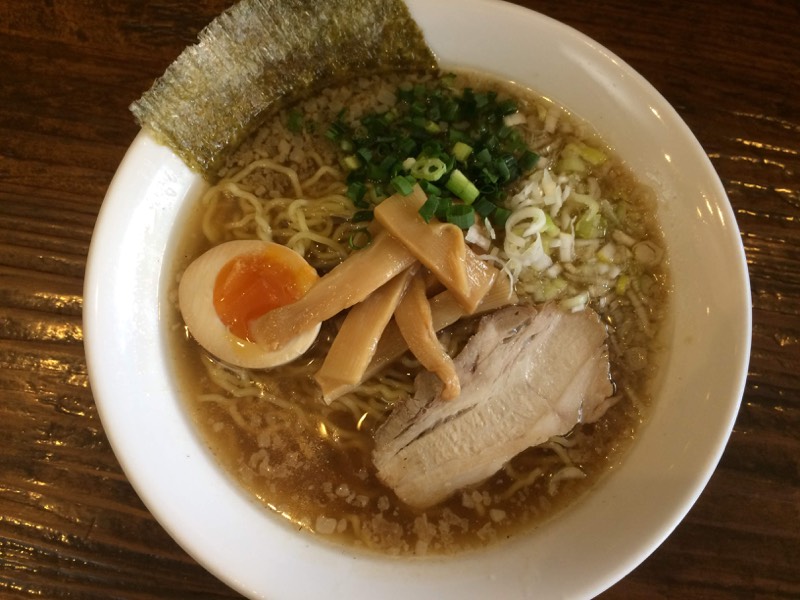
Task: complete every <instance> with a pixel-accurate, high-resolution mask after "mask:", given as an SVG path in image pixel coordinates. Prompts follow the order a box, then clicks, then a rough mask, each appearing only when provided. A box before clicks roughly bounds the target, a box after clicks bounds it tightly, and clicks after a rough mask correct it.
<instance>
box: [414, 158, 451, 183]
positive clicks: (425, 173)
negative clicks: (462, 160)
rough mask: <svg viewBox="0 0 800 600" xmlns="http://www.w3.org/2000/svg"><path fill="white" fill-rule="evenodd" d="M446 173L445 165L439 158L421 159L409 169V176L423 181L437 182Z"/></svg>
mask: <svg viewBox="0 0 800 600" xmlns="http://www.w3.org/2000/svg"><path fill="white" fill-rule="evenodd" d="M446 171H447V165H445V164H444V161H442V159H440V158H421V159H419V160H417V162H415V163H414V166H412V167H411V174H412V175H413V176H414V177H415V178H416V179H424V180H425V181H438V180H439V179H440V178H441V177H442V175H444V174H445V172H446Z"/></svg>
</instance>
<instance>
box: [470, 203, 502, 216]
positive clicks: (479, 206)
mask: <svg viewBox="0 0 800 600" xmlns="http://www.w3.org/2000/svg"><path fill="white" fill-rule="evenodd" d="M472 208H474V209H475V212H476V213H478V214H479V215H480V216H481V217H483V218H486V217H488V216H489V215H491V214H492V213H493V212H494V211H495V209H496V208H497V207H496V206H495V204H494V203H492V202H489V201H488V200H487V199H486V198H478V199H477V200H475V202H473V203H472Z"/></svg>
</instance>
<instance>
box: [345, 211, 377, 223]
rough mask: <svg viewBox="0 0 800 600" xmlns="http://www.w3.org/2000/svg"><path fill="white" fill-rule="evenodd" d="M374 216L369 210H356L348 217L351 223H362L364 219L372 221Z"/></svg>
mask: <svg viewBox="0 0 800 600" xmlns="http://www.w3.org/2000/svg"><path fill="white" fill-rule="evenodd" d="M374 218H375V215H374V214H373V213H372V211H371V210H357V211H356V212H354V213H353V216H352V217H351V218H350V220H351V221H353V223H363V222H365V221H372V219H374Z"/></svg>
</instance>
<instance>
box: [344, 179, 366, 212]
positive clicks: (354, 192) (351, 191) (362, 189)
mask: <svg viewBox="0 0 800 600" xmlns="http://www.w3.org/2000/svg"><path fill="white" fill-rule="evenodd" d="M366 193H367V186H365V185H364V184H363V183H362V182H360V181H353V182H352V183H350V184H349V185H348V186H347V197H348V198H350V200H352V201H353V204H355V205H356V206H361V205H366V202H364V194H366Z"/></svg>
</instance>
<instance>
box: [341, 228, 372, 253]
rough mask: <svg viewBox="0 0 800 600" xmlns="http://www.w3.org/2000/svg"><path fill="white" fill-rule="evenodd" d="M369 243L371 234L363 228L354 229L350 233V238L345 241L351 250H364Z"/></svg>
mask: <svg viewBox="0 0 800 600" xmlns="http://www.w3.org/2000/svg"><path fill="white" fill-rule="evenodd" d="M371 242H372V234H371V233H370V232H369V230H368V229H366V228H364V227H361V228H359V229H354V230H353V231H352V232H351V233H350V237H349V238H348V240H347V243H348V245H349V246H350V248H351V249H352V250H361V249H362V248H366V247H367V246H369V245H370V243H371Z"/></svg>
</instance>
